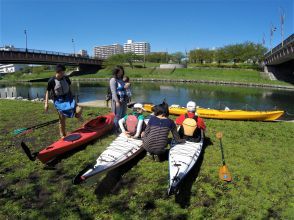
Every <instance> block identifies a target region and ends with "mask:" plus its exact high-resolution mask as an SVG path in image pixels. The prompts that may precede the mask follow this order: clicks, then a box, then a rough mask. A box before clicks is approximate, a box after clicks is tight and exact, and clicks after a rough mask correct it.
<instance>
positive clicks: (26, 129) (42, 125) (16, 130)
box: [12, 119, 59, 135]
mask: <svg viewBox="0 0 294 220" xmlns="http://www.w3.org/2000/svg"><path fill="white" fill-rule="evenodd" d="M58 121H59V119H55V120H52V121H47V122H44V123H41V124H38V125H34V126H32V127H28V128H18V129H15V130H14V131H13V132H12V133H13V134H14V135H17V134H21V133H23V132H25V131H31V130H33V129H38V128H42V127H45V126H47V125H51V124H54V123H56V122H58Z"/></svg>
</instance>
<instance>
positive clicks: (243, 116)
mask: <svg viewBox="0 0 294 220" xmlns="http://www.w3.org/2000/svg"><path fill="white" fill-rule="evenodd" d="M152 107H153V105H152V104H144V108H145V109H146V111H148V112H151V108H152ZM169 113H170V114H171V115H181V114H185V113H187V109H186V108H185V107H181V106H179V105H171V106H170V107H169ZM197 113H198V115H199V116H200V117H202V118H214V119H228V120H250V121H273V120H276V119H278V118H279V117H281V116H282V115H283V114H284V111H281V110H279V111H244V110H229V109H228V110H216V109H207V108H200V107H197Z"/></svg>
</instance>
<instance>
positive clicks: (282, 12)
mask: <svg viewBox="0 0 294 220" xmlns="http://www.w3.org/2000/svg"><path fill="white" fill-rule="evenodd" d="M280 12H281V14H280V21H281V37H282V47H283V46H284V23H285V12H284V10H283V9H282V8H280Z"/></svg>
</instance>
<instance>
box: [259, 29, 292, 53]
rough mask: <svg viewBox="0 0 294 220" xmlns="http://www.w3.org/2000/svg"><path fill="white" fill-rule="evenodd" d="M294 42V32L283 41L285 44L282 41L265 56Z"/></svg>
mask: <svg viewBox="0 0 294 220" xmlns="http://www.w3.org/2000/svg"><path fill="white" fill-rule="evenodd" d="M291 42H294V34H292V35H290V36H289V37H288V38H287V39H286V40H284V42H283V46H282V43H280V44H279V45H278V46H276V47H275V48H273V49H272V50H271V51H269V52H267V53H266V54H265V55H264V56H265V57H268V56H270V55H271V54H273V53H275V52H276V51H278V50H280V49H281V48H282V47H285V46H286V45H287V44H289V43H291Z"/></svg>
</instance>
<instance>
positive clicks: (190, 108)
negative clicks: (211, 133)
mask: <svg viewBox="0 0 294 220" xmlns="http://www.w3.org/2000/svg"><path fill="white" fill-rule="evenodd" d="M187 111H188V112H195V113H196V102H193V101H189V102H188V103H187Z"/></svg>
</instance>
